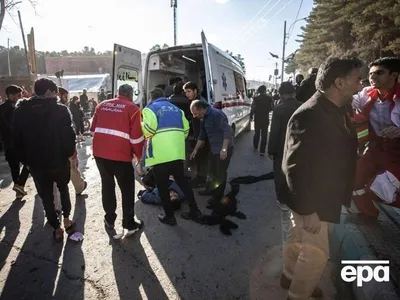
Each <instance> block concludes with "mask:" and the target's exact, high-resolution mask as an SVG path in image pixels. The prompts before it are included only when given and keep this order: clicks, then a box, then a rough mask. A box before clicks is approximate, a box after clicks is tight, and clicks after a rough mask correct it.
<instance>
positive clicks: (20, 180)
mask: <svg viewBox="0 0 400 300" xmlns="http://www.w3.org/2000/svg"><path fill="white" fill-rule="evenodd" d="M21 93H22V88H20V87H19V86H16V85H10V86H8V87H7V88H6V95H7V100H6V101H5V102H4V103H2V104H0V135H1V139H2V141H3V146H4V150H5V157H6V160H7V162H8V165H9V167H10V171H11V177H12V180H13V182H14V187H13V190H14V191H15V193H16V198H17V199H21V198H23V197H24V196H26V192H25V188H24V187H25V183H26V181H27V180H28V176H29V170H28V168H27V167H26V166H23V167H22V170H21V166H20V163H21V162H20V160H19V159H18V157H17V155H16V153H15V150H14V149H13V147H12V145H11V144H12V143H11V123H12V119H13V116H14V110H15V104H16V103H17V101H18V100H19V99H20V98H21Z"/></svg>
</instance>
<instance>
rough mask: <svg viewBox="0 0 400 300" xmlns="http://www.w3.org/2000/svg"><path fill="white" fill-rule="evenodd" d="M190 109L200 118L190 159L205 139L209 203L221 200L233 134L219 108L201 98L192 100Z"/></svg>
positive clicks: (231, 153) (231, 152)
mask: <svg viewBox="0 0 400 300" xmlns="http://www.w3.org/2000/svg"><path fill="white" fill-rule="evenodd" d="M190 110H191V112H192V114H193V117H195V118H198V119H199V120H202V126H201V130H200V134H199V137H198V140H197V143H196V146H195V148H194V150H193V152H192V154H191V155H190V159H191V160H193V159H195V158H196V155H197V154H198V152H199V149H201V148H202V147H203V146H204V143H205V141H206V140H208V141H209V143H210V151H211V153H210V154H211V155H210V156H211V157H210V170H209V176H210V177H211V183H210V186H212V187H213V190H212V191H211V194H212V198H211V199H210V200H209V203H208V204H209V205H210V206H213V204H215V203H218V202H219V201H221V199H222V197H223V196H224V191H225V187H226V182H227V178H228V167H229V163H230V161H231V158H232V155H233V135H232V130H231V127H230V126H229V123H228V118H227V117H226V115H225V114H224V112H223V111H222V110H220V109H216V108H213V107H211V106H210V105H208V103H207V102H205V101H202V100H194V101H193V102H192V103H191V104H190Z"/></svg>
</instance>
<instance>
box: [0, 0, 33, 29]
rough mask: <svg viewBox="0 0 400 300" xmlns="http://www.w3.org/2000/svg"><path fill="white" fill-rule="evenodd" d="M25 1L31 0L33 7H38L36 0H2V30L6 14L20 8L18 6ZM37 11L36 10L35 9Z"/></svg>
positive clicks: (0, 7)
mask: <svg viewBox="0 0 400 300" xmlns="http://www.w3.org/2000/svg"><path fill="white" fill-rule="evenodd" d="M23 1H29V2H30V4H31V5H32V7H33V9H35V7H36V4H37V2H36V0H0V31H1V28H2V26H3V21H4V18H5V16H6V12H8V13H9V14H10V16H11V17H12V15H11V12H12V11H13V10H14V9H16V8H18V6H19V5H20V4H21V3H22V2H23ZM35 12H36V10H35Z"/></svg>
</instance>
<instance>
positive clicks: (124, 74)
mask: <svg viewBox="0 0 400 300" xmlns="http://www.w3.org/2000/svg"><path fill="white" fill-rule="evenodd" d="M123 84H129V85H130V86H132V87H133V92H134V94H133V101H134V102H135V101H136V100H137V98H138V95H139V83H138V72H137V71H136V70H132V69H127V68H119V69H118V78H117V91H118V88H119V87H120V86H121V85H123Z"/></svg>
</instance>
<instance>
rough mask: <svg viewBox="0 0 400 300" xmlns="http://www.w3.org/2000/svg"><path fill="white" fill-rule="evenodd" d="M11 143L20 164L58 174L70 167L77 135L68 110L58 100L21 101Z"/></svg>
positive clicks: (32, 99)
mask: <svg viewBox="0 0 400 300" xmlns="http://www.w3.org/2000/svg"><path fill="white" fill-rule="evenodd" d="M12 143H13V148H14V149H15V152H16V154H17V156H18V158H19V159H20V161H21V162H22V163H23V164H24V165H27V166H28V167H30V168H32V169H35V170H55V169H60V168H63V167H65V166H67V165H68V164H69V157H71V156H72V155H73V154H74V151H75V133H74V130H73V128H72V120H71V115H70V113H69V112H68V108H67V107H65V106H64V105H62V104H60V103H58V102H57V98H40V97H32V98H31V99H29V100H22V101H19V102H18V103H17V105H16V109H15V111H14V118H13V123H12Z"/></svg>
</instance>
